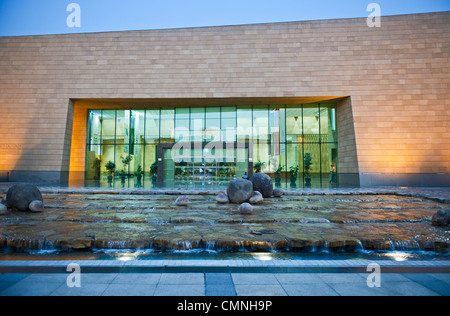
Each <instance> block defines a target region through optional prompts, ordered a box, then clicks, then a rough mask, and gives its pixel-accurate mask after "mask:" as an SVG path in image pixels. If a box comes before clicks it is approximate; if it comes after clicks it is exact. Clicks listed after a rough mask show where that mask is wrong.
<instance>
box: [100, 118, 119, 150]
mask: <svg viewBox="0 0 450 316" xmlns="http://www.w3.org/2000/svg"><path fill="white" fill-rule="evenodd" d="M101 128H102V133H101V142H100V143H101V144H105V143H108V144H114V143H115V135H116V111H115V110H103V111H102V127H101Z"/></svg>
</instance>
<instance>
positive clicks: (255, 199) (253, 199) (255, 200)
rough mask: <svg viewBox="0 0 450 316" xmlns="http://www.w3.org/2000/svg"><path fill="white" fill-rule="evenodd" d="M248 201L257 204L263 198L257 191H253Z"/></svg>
mask: <svg viewBox="0 0 450 316" xmlns="http://www.w3.org/2000/svg"><path fill="white" fill-rule="evenodd" d="M248 201H249V202H250V203H251V204H259V203H262V202H263V201H264V198H263V196H262V194H261V193H260V192H259V191H254V192H253V195H252V197H251V198H250V199H248Z"/></svg>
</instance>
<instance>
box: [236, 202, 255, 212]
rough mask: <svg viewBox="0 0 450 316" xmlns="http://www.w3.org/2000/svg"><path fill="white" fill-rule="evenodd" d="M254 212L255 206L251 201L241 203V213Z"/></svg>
mask: <svg viewBox="0 0 450 316" xmlns="http://www.w3.org/2000/svg"><path fill="white" fill-rule="evenodd" d="M252 212H253V206H252V205H251V204H250V203H247V202H245V203H242V204H241V205H239V213H241V214H244V215H247V214H251V213H252Z"/></svg>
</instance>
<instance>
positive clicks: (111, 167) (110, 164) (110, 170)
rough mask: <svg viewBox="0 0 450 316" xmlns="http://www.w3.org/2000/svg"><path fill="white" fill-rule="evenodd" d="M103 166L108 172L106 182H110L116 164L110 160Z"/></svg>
mask: <svg viewBox="0 0 450 316" xmlns="http://www.w3.org/2000/svg"><path fill="white" fill-rule="evenodd" d="M105 168H106V170H108V173H109V175H108V183H112V179H113V173H114V171H115V170H116V164H115V163H114V162H112V161H111V160H110V161H108V162H107V163H106V165H105Z"/></svg>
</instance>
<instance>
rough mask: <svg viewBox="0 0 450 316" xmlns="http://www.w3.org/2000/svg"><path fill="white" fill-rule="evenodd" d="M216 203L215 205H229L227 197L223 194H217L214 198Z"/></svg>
mask: <svg viewBox="0 0 450 316" xmlns="http://www.w3.org/2000/svg"><path fill="white" fill-rule="evenodd" d="M216 201H217V203H222V204H225V203H230V200H229V199H228V195H226V194H225V193H219V194H217V196H216Z"/></svg>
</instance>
